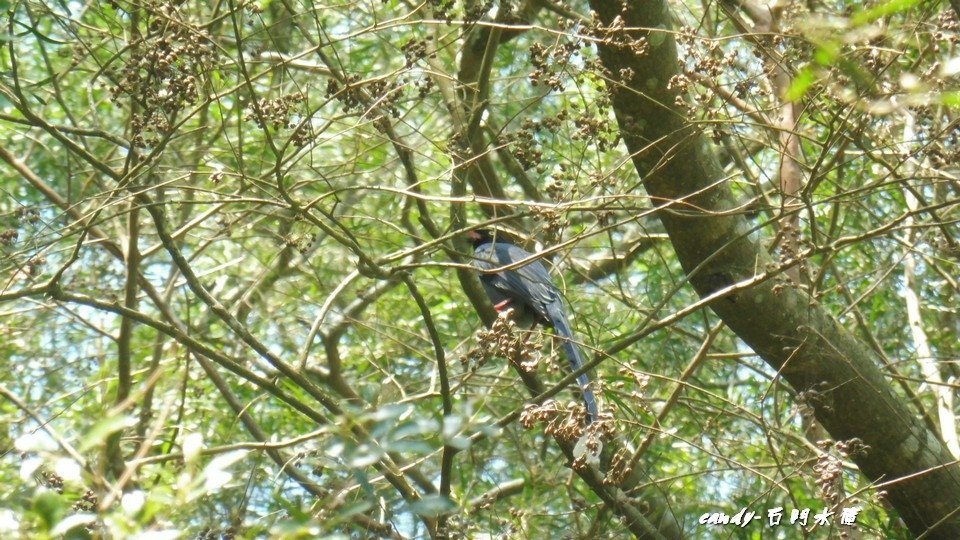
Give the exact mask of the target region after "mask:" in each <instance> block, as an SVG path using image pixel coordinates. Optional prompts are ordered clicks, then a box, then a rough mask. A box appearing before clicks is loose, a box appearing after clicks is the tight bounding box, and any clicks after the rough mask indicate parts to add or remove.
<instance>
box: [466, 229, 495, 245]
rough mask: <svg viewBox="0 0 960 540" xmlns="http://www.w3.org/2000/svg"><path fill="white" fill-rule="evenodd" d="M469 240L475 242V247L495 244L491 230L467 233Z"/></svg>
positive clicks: (477, 230)
mask: <svg viewBox="0 0 960 540" xmlns="http://www.w3.org/2000/svg"><path fill="white" fill-rule="evenodd" d="M467 238H469V239H470V241H471V242H473V247H478V246H481V245H483V244H487V243H490V242H493V231H491V230H490V229H476V230H473V231H470V232H468V233H467Z"/></svg>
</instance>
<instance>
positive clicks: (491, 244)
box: [468, 229, 597, 424]
mask: <svg viewBox="0 0 960 540" xmlns="http://www.w3.org/2000/svg"><path fill="white" fill-rule="evenodd" d="M468 237H469V238H470V240H472V241H473V250H474V260H473V266H474V267H476V268H478V269H480V270H494V269H497V268H502V267H504V266H510V265H512V264H515V263H517V262H519V261H523V260H528V259H530V258H531V257H533V254H532V253H530V252H529V251H527V250H525V249H523V248H521V247H519V246H516V245H514V244H511V243H510V242H508V241H507V240H506V239H503V238H497V239H494V237H493V234H492V233H491V232H490V231H489V230H486V229H480V230H476V231H470V232H469V233H468ZM480 282H481V283H482V284H483V288H484V290H485V291H486V293H487V296H489V297H490V301H491V302H492V303H493V305H494V307H495V308H496V309H497V311H503V310H505V309H508V308H510V307H514V308H516V309H518V311H520V312H526V313H532V314H533V315H535V317H536V319H537V322H541V323H544V324H546V325H547V326H550V327H551V328H553V331H554V333H555V334H556V335H557V336H558V337H559V338H561V341H562V342H563V350H564V352H565V353H566V355H567V359H568V360H569V361H570V368H571V369H572V370H573V371H576V370H578V369H580V367H581V366H583V365H584V363H585V359H584V357H583V353H582V352H580V348H579V347H577V345H576V343H575V342H574V339H573V331H572V330H571V329H570V321H569V319H567V314H566V310H565V308H564V305H563V299H562V298H561V296H560V290H559V289H557V287H556V285H554V284H553V281H551V279H550V274H549V272H547V268H546V267H545V266H544V265H543V263H542V262H540V261H539V260H532V259H531V260H529V262H527V263H525V264H524V265H523V266H520V267H518V268H513V269H510V270H503V271H500V272H494V273H489V272H485V273H482V274H480ZM577 384H578V385H579V386H580V390H581V392H583V402H584V404H585V405H586V407H587V423H588V424H590V423H592V422H593V421H594V420H596V419H597V398H596V397H595V396H594V395H593V391H592V390H590V378H589V377H587V374H586V373H583V374H581V375H580V376H579V377H577Z"/></svg>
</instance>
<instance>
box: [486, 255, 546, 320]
mask: <svg viewBox="0 0 960 540" xmlns="http://www.w3.org/2000/svg"><path fill="white" fill-rule="evenodd" d="M475 255H476V259H475V260H474V265H475V266H476V267H477V268H480V269H481V270H493V269H496V268H502V267H504V266H509V265H511V264H514V263H516V262H518V261H522V260H524V259H527V258H529V257H532V256H533V254H531V253H530V252H528V251H526V250H525V249H523V248H520V247H517V246H514V245H512V244H504V243H490V244H483V245H481V246H479V247H478V248H477V249H476V251H475ZM480 279H481V281H483V282H484V283H485V284H486V285H488V286H490V287H493V288H495V289H497V290H498V291H501V292H503V293H504V294H506V295H507V296H508V297H510V298H512V299H513V300H516V301H518V302H522V303H524V304H526V305H527V306H529V307H530V308H531V309H533V310H534V311H536V312H537V314H538V315H540V316H541V317H543V318H544V319H547V320H549V317H548V313H547V311H546V306H547V305H549V304H552V303H553V302H556V301H558V300H560V292H559V291H558V290H557V288H556V287H555V286H554V285H553V283H552V282H551V280H550V273H549V272H547V267H546V266H544V265H543V263H542V262H540V261H536V260H535V261H532V262H530V263H528V264H526V265H524V266H521V267H520V268H514V269H511V270H504V271H501V272H496V273H492V274H482V275H481V276H480Z"/></svg>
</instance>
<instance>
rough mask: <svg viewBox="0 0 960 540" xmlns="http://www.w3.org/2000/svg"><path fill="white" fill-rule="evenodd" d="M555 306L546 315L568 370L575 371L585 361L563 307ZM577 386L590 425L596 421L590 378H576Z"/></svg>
mask: <svg viewBox="0 0 960 540" xmlns="http://www.w3.org/2000/svg"><path fill="white" fill-rule="evenodd" d="M557 304H558V303H557ZM557 304H553V305H550V306H548V307H547V314H548V315H549V317H550V322H551V323H552V324H553V330H554V332H556V333H557V335H558V336H559V337H560V338H561V341H563V351H564V353H566V355H567V360H569V361H570V369H571V370H572V371H576V370H578V369H580V367H581V366H583V365H584V364H585V363H586V359H585V358H584V357H583V353H582V352H580V347H578V346H577V344H576V343H575V342H574V339H573V331H572V330H571V329H570V321H568V320H567V315H566V313H564V311H563V306H562V305H557ZM577 384H578V385H579V386H580V391H581V392H583V404H584V405H586V407H587V423H588V424H591V423H593V421H594V420H596V419H597V398H596V396H594V395H593V390H590V378H589V377H587V374H586V373H581V374H580V376H579V377H577Z"/></svg>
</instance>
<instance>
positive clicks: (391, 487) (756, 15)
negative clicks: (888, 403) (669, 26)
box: [0, 0, 960, 538]
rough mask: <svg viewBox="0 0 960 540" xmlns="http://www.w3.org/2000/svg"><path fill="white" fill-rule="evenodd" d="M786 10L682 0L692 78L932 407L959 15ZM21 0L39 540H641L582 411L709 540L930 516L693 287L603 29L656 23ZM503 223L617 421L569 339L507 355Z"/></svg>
mask: <svg viewBox="0 0 960 540" xmlns="http://www.w3.org/2000/svg"><path fill="white" fill-rule="evenodd" d="M771 5H772V6H773V9H772V10H768V9H767V8H766V5H765V4H763V5H761V4H760V3H757V4H756V5H754V3H752V2H748V1H745V2H732V1H726V2H724V1H722V2H720V3H693V2H680V1H676V0H674V1H672V2H670V6H671V8H672V10H673V12H674V14H675V16H676V19H677V21H678V23H679V25H680V26H679V28H678V30H677V31H676V33H675V38H676V39H677V41H678V43H679V44H680V48H681V54H680V58H681V61H682V66H681V68H682V74H681V75H678V76H677V77H675V79H674V80H672V81H671V84H672V85H674V86H675V87H677V88H681V89H682V90H683V91H684V95H685V99H684V102H683V104H684V105H685V106H686V107H687V113H688V118H689V120H690V121H691V122H694V123H695V124H697V125H698V126H699V128H700V129H702V130H703V131H704V132H706V133H708V134H710V135H711V136H712V139H713V142H714V143H715V148H714V149H715V151H716V152H717V154H718V156H719V157H720V159H721V161H722V163H723V166H724V170H725V172H726V173H727V174H728V177H727V178H726V180H727V181H728V182H729V183H730V184H731V186H732V188H733V189H734V190H735V191H736V193H737V194H738V195H739V196H740V197H741V198H742V200H743V201H744V203H743V205H742V207H741V208H740V209H739V211H742V212H744V213H746V214H747V215H749V216H750V217H751V219H752V223H753V224H754V226H755V229H754V230H753V231H752V234H755V235H758V236H759V237H763V238H765V241H766V245H767V247H768V248H769V249H770V250H771V251H773V252H776V253H777V254H778V255H779V257H780V261H781V262H782V263H783V268H781V269H780V270H782V272H781V273H780V274H779V275H778V276H777V277H776V278H775V279H777V280H778V281H777V282H778V286H781V287H785V288H786V287H801V288H803V289H805V290H806V291H807V292H809V294H810V296H811V302H815V303H817V304H820V305H823V306H824V307H826V308H827V309H828V310H829V311H830V312H831V313H833V314H834V315H835V316H836V317H837V318H838V321H839V322H840V324H842V325H844V326H846V327H848V328H849V329H850V330H851V331H853V332H855V333H856V334H858V335H859V336H860V337H861V338H862V339H864V340H865V341H866V342H867V343H868V344H869V345H870V346H871V347H872V349H873V350H874V352H875V354H876V355H877V357H878V359H879V360H878V361H881V362H883V365H884V367H885V370H886V373H887V374H888V375H889V379H890V381H891V382H892V383H893V384H895V385H896V388H897V389H898V392H900V395H901V396H902V398H903V399H904V400H909V401H910V402H911V403H912V404H913V406H914V407H915V410H917V414H918V415H919V414H924V415H927V416H928V417H929V418H931V419H932V420H931V421H930V422H931V424H932V425H934V427H937V426H936V422H937V421H938V420H936V419H939V420H940V421H942V420H943V416H942V415H941V416H940V417H939V418H938V416H937V404H938V399H941V398H942V397H943V394H942V393H941V394H937V393H936V392H935V390H936V389H938V388H947V389H948V393H950V392H952V386H950V384H951V383H950V381H952V379H953V378H954V377H955V376H956V375H957V373H956V365H955V364H954V363H952V361H953V360H955V359H956V358H957V355H958V354H960V352H958V346H957V344H958V343H960V340H958V336H957V334H958V331H960V318H958V314H957V309H956V298H957V296H956V295H957V293H958V285H957V278H956V276H957V275H958V274H960V272H958V271H957V261H958V259H960V247H958V243H957V234H956V222H957V212H958V206H957V197H958V193H960V184H958V182H957V176H956V175H957V170H956V165H955V164H956V162H957V157H958V150H960V146H958V144H960V141H958V133H960V132H958V130H957V120H956V108H955V107H956V100H957V96H958V95H960V94H958V91H957V76H958V74H960V56H958V53H957V44H958V42H960V25H958V23H957V15H956V13H954V12H953V11H951V10H950V9H949V8H948V7H946V6H943V5H940V4H938V3H931V2H926V3H924V2H915V1H902V0H892V1H887V2H884V1H878V2H867V3H865V4H863V5H859V4H846V3H838V2H828V3H809V4H801V3H797V2H794V3H783V4H775V5H774V4H771ZM0 7H3V8H4V9H7V10H9V15H10V16H9V19H8V25H7V28H6V29H5V35H4V37H3V41H2V45H3V49H2V53H0V65H2V72H3V75H2V80H0V107H2V111H0V131H2V135H3V137H2V140H3V141H6V142H5V143H3V144H2V146H0V158H2V159H3V161H4V164H5V168H4V169H3V170H2V171H0V252H2V260H0V279H2V281H0V283H2V285H0V335H2V337H0V358H2V364H0V365H2V367H3V370H2V374H0V393H2V399H0V417H2V418H3V422H2V424H0V425H2V426H4V428H3V432H2V434H0V441H2V443H3V444H2V447H3V448H4V450H5V451H4V453H3V458H2V461H0V464H2V467H0V481H2V482H0V483H2V484H3V485H5V486H10V487H9V488H8V489H7V490H4V493H3V494H0V531H2V534H3V535H4V536H5V537H7V536H17V535H19V536H21V537H30V538H44V537H56V536H61V535H62V536H66V537H71V538H73V537H76V538H82V537H92V536H96V535H103V536H113V537H128V536H134V535H137V534H147V533H152V534H154V535H155V536H151V537H158V538H166V537H169V538H177V537H197V538H215V537H223V538H228V537H257V536H265V537H283V538H288V537H289V538H297V537H302V538H313V537H318V536H326V535H336V534H340V535H345V536H348V537H358V538H362V537H367V536H368V535H383V536H391V535H393V536H400V537H422V536H427V535H434V536H436V535H438V534H442V531H443V530H447V531H449V534H451V535H452V536H456V537H477V538H481V537H503V538H508V537H534V538H538V537H551V538H553V537H578V538H579V537H587V536H598V537H620V536H622V535H625V534H626V532H625V528H624V525H623V524H622V522H621V517H622V516H620V515H618V514H617V513H616V512H615V511H613V510H611V508H612V507H611V506H609V505H607V504H605V503H604V500H603V499H602V497H601V496H600V495H599V494H598V493H597V489H596V488H595V487H594V486H593V485H592V484H590V483H588V482H585V481H582V480H580V479H579V478H578V476H577V474H575V471H574V470H572V469H571V459H570V456H568V455H566V454H565V453H564V450H565V447H564V446H563V443H565V442H566V443H575V442H577V441H578V440H581V437H582V436H584V434H585V433H586V435H587V438H588V439H589V437H591V436H593V437H598V438H603V440H604V441H605V444H608V445H612V446H611V447H617V446H616V443H615V442H613V441H615V440H619V441H620V442H621V443H622V446H619V447H618V448H620V449H621V453H620V454H618V457H617V459H619V460H620V461H621V462H622V463H621V468H620V469H616V468H614V469H611V470H608V471H605V473H608V474H607V479H608V481H610V482H612V483H614V484H616V483H617V482H618V481H621V480H623V478H622V477H620V478H618V477H617V474H620V475H622V476H628V475H629V473H630V472H635V473H641V474H642V476H643V479H644V480H643V487H645V488H648V489H649V488H653V490H654V491H657V492H660V493H662V494H664V495H665V497H666V498H667V499H668V500H669V501H670V503H671V505H670V506H671V510H672V512H673V514H674V515H675V516H676V517H677V519H678V520H680V522H681V524H682V527H683V530H684V531H685V532H686V533H687V534H691V535H694V534H696V535H697V536H699V537H702V536H708V535H716V536H718V537H719V536H724V537H726V536H729V535H734V536H736V535H742V537H751V538H753V537H758V535H759V534H760V533H759V532H757V531H759V530H760V529H761V527H760V526H759V523H756V524H755V526H751V527H748V528H745V529H743V530H737V532H731V531H732V530H733V529H728V528H708V527H704V526H702V525H701V524H699V523H698V521H697V520H698V519H699V518H700V516H701V515H703V514H705V513H711V512H726V513H728V514H731V515H733V514H734V513H736V512H737V511H738V510H739V509H740V508H742V507H750V508H752V509H755V510H758V511H760V512H764V511H765V509H768V508H775V507H784V508H786V509H787V512H788V513H789V510H790V509H793V508H811V509H814V511H817V510H820V509H822V508H824V507H829V508H834V509H839V508H844V507H860V508H863V511H862V513H861V514H860V515H859V517H858V525H860V526H861V527H862V528H864V529H865V530H867V531H868V534H876V535H880V536H885V537H897V536H903V537H905V536H907V535H908V533H907V532H906V531H905V530H904V528H903V527H902V525H901V524H900V523H899V522H898V521H897V518H896V514H895V513H894V512H892V511H890V510H889V508H887V507H885V506H884V504H883V501H882V490H877V489H875V488H874V487H873V486H871V485H870V483H869V482H868V481H867V479H866V478H865V477H863V476H861V475H859V474H858V472H857V470H856V468H855V467H854V466H852V465H851V463H850V460H849V458H850V456H851V454H852V453H855V452H858V451H864V449H862V448H858V447H857V442H856V441H834V440H829V438H828V436H827V435H825V434H823V433H819V432H818V431H817V426H816V424H815V423H813V422H811V420H810V418H809V415H808V414H806V411H807V410H808V408H809V407H808V404H807V403H805V399H806V398H809V396H804V395H802V394H800V395H798V394H797V393H796V392H795V391H794V390H793V389H791V388H789V387H788V386H786V385H784V384H783V383H782V381H781V380H780V379H779V377H778V376H777V373H776V372H775V371H774V370H772V369H771V368H770V367H769V366H768V365H767V364H765V363H764V362H762V361H761V360H760V359H759V358H758V357H757V356H756V355H755V354H754V353H753V351H751V350H750V349H749V348H747V347H746V346H745V345H744V344H743V343H742V342H740V341H738V339H737V338H736V336H735V335H734V334H733V333H732V332H730V331H729V330H727V329H725V328H724V327H723V325H722V324H721V323H720V322H719V321H718V319H717V318H716V317H715V316H714V315H713V314H712V313H711V312H710V311H709V310H706V309H704V308H703V306H700V308H698V309H693V310H689V311H684V310H686V309H688V308H689V307H690V306H691V305H694V304H695V303H696V302H698V301H699V299H698V297H697V295H696V294H695V292H694V291H693V290H692V288H690V287H689V286H688V285H687V278H686V274H685V273H684V271H683V269H682V268H681V267H680V265H679V263H678V261H677V258H676V256H675V254H674V249H673V246H672V245H671V243H670V241H669V239H668V238H667V237H666V235H665V234H664V232H663V229H662V227H661V226H660V225H659V224H658V222H657V221H656V212H655V210H654V205H656V204H660V203H662V202H663V201H651V200H650V198H649V197H648V196H647V195H646V193H645V192H644V190H643V188H642V184H641V180H642V179H639V178H637V175H636V172H635V170H634V169H633V168H632V167H630V166H629V163H630V162H629V157H630V156H628V155H627V152H626V150H625V149H624V147H623V145H622V143H621V140H620V132H619V128H618V124H617V118H616V116H615V111H613V110H612V108H611V102H610V100H609V98H608V96H607V91H608V90H609V89H610V88H611V87H614V86H616V84H617V81H618V80H620V79H621V78H624V77H623V74H617V73H610V72H609V71H608V70H606V69H605V68H604V67H603V65H602V64H601V62H600V60H599V58H598V56H597V53H596V50H595V48H594V44H595V43H597V42H602V41H603V40H610V39H615V38H616V36H617V35H618V32H621V31H622V30H623V29H622V28H616V27H615V26H605V25H603V24H602V23H601V22H600V21H599V20H597V19H596V18H595V17H592V16H591V12H590V10H589V6H588V5H587V4H585V3H583V2H570V3H567V4H563V5H561V4H560V3H554V2H546V1H531V2H518V3H510V2H500V3H495V2H488V3H480V2H477V1H471V0H466V1H464V2H457V3H454V2H452V1H450V0H430V1H429V2H426V3H420V4H418V3H412V2H406V1H399V0H389V1H382V2H381V1H369V2H356V3H345V4H330V5H328V4H315V3H313V2H310V1H306V0H302V1H299V2H297V1H293V0H271V1H264V2H262V3H260V4H257V3H253V2H235V1H228V2H199V1H192V0H186V1H183V0H179V1H178V0H149V1H146V2H126V1H116V2H89V3H77V2H52V1H46V0H30V1H23V2H11V3H0ZM764 14H765V15H764ZM664 32H667V30H663V31H662V32H661V33H658V32H656V31H655V32H653V33H651V37H650V39H649V42H642V41H636V42H631V43H630V44H629V46H630V47H636V49H637V50H636V51H635V52H637V53H640V54H642V53H644V52H645V50H646V49H647V48H649V47H651V46H653V47H656V46H657V43H656V41H658V39H663V38H662V35H663V33H664ZM658 35H660V36H661V37H660V38H658V37H657V36H658ZM641 90H642V89H641ZM790 115H792V118H793V119H792V120H790V119H789V118H791V116H790ZM790 166H793V168H792V169H791V168H790ZM797 179H800V182H799V183H798V184H794V185H793V186H792V187H791V184H790V181H791V180H797ZM464 217H465V218H466V220H465V222H464V221H463V218H464ZM480 224H485V225H496V226H500V227H502V228H503V229H505V230H507V231H510V232H512V233H522V234H523V235H524V236H525V237H526V238H528V239H532V240H531V241H530V242H528V246H530V247H532V248H533V247H539V248H541V249H543V250H544V253H545V257H546V258H547V259H548V260H550V262H551V263H552V268H553V271H554V276H555V279H556V281H557V282H558V283H560V284H561V285H562V288H563V290H564V292H565V295H566V300H567V302H568V304H569V306H570V309H571V311H572V312H573V314H574V319H575V326H576V328H577V332H578V334H579V336H580V337H581V338H582V340H583V343H584V345H585V350H586V352H588V355H589V356H594V355H596V357H597V358H598V359H599V360H598V363H597V364H596V366H595V368H594V369H592V370H591V378H592V379H593V380H594V381H595V382H594V385H595V388H596V389H597V390H598V395H600V396H601V400H602V404H603V407H604V409H605V412H606V416H605V420H604V421H603V422H602V423H601V426H599V427H597V426H593V427H591V428H586V430H584V428H583V427H582V425H580V424H579V420H580V419H581V418H582V415H583V411H582V408H581V406H580V405H579V403H578V401H577V398H578V396H577V395H576V394H575V393H574V391H572V390H570V389H569V388H570V385H569V384H568V385H567V388H554V386H556V385H557V383H558V382H559V381H560V380H561V379H563V378H564V377H565V376H566V374H567V372H566V368H565V365H566V363H565V360H564V359H562V358H560V355H561V354H562V353H561V352H560V350H559V347H558V346H557V345H558V344H557V343H555V342H554V340H552V339H551V338H549V332H546V333H542V332H541V330H540V329H536V330H534V331H533V336H532V341H531V340H526V336H522V335H521V336H519V337H523V338H524V339H522V340H521V341H523V342H524V343H525V344H524V345H523V346H524V347H527V349H525V350H524V351H523V352H524V354H523V361H513V362H511V361H510V360H509V359H505V358H503V357H504V356H511V355H510V354H504V351H503V350H499V351H497V350H492V348H491V340H494V341H495V340H496V339H500V338H503V337H504V336H502V335H500V336H498V335H493V336H492V337H491V336H490V334H485V333H482V332H478V331H480V330H481V328H482V324H481V317H480V316H478V310H477V309H475V306H474V305H473V304H471V303H470V301H468V300H467V296H466V295H465V294H464V288H463V286H462V284H461V283H462V281H461V277H462V275H463V273H462V272H458V271H459V270H462V269H464V268H467V266H468V265H469V257H468V256H467V255H466V254H465V252H466V245H465V243H464V242H463V241H462V232H463V229H464V227H465V226H471V227H472V226H474V225H480ZM797 261H799V262H797ZM908 266H909V268H908ZM757 270H758V271H763V270H766V269H757ZM911 291H912V293H913V294H914V295H915V296H916V297H917V298H918V299H919V301H920V303H921V309H920V310H919V312H918V313H916V312H913V311H911V309H910V305H909V301H908V300H906V299H905V296H906V295H908V294H909V293H910V292H911ZM477 307H479V308H480V309H481V310H482V309H483V308H484V307H485V306H477ZM743 309H750V306H743ZM801 309H802V307H801ZM481 315H482V311H481ZM918 317H919V318H918ZM906 323H910V325H913V327H912V328H911V327H910V326H909V325H908V324H906ZM512 331H513V332H520V330H517V329H516V328H514V329H513V330H512ZM485 336H486V337H485ZM640 336H642V337H643V339H639V340H638V339H635V338H636V337H640ZM508 337H510V336H508ZM512 337H513V338H517V337H518V335H516V334H515V335H513V336H512ZM921 342H922V344H923V346H921ZM924 347H926V348H924ZM501 349H502V348H501ZM612 350H616V351H617V352H615V353H610V354H609V355H608V352H609V351H612ZM514 360H516V358H514ZM934 360H935V361H937V362H936V363H935V365H933V368H932V370H931V368H930V365H931V363H932V362H933V361H934ZM924 362H926V364H924ZM519 372H523V373H524V375H525V378H524V382H521V376H520V374H519ZM531 381H534V382H536V383H537V384H539V385H541V386H540V387H539V388H538V387H537V386H536V384H533V383H531ZM525 383H526V384H525ZM925 383H930V384H925ZM573 387H575V385H574V386H573ZM549 389H553V390H557V391H559V392H558V393H556V395H552V396H550V397H549V398H548V399H546V400H544V399H541V400H540V401H539V402H535V401H534V400H533V398H534V397H535V396H539V395H540V394H542V392H543V391H545V390H549ZM541 397H542V396H541ZM951 399H952V398H951ZM948 409H949V410H948V411H947V412H949V413H950V414H951V415H952V411H953V409H952V408H948ZM951 418H952V416H951ZM938 429H942V425H941V426H940V427H939V428H938ZM614 434H615V435H616V436H615V437H614ZM558 440H559V443H558ZM584 440H586V439H584ZM626 462H629V463H630V464H631V466H630V467H626V468H623V467H622V465H623V463H626ZM574 469H578V465H574ZM578 470H579V469H578ZM634 487H636V486H634ZM764 519H765V517H764ZM438 527H439V530H440V531H441V532H440V533H438ZM790 527H791V528H790V529H789V532H790V533H791V534H792V533H794V532H797V534H799V531H800V528H798V527H795V526H790ZM833 527H834V528H835V529H834V530H833V532H834V533H836V527H838V524H837V522H836V521H834V522H833ZM808 529H809V531H811V532H809V534H811V535H819V534H821V532H822V528H821V529H818V530H814V528H813V527H808ZM784 530H788V529H787V528H786V526H784ZM738 537H741V536H738Z"/></svg>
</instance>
